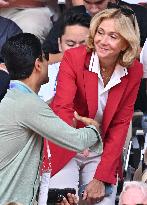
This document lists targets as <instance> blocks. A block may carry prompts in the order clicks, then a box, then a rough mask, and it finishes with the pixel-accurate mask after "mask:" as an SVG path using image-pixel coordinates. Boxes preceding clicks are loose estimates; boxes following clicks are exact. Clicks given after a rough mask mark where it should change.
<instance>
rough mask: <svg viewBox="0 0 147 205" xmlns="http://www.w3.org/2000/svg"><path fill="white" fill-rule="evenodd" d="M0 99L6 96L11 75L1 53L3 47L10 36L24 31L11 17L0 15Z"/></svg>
mask: <svg viewBox="0 0 147 205" xmlns="http://www.w3.org/2000/svg"><path fill="white" fill-rule="evenodd" d="M0 27H1V32H0V101H1V100H2V98H3V97H4V95H5V94H6V92H7V89H8V87H9V82H10V77H9V74H8V71H7V69H6V67H5V65H4V59H3V58H2V55H1V49H2V46H3V44H4V43H5V42H6V40H8V39H9V38H10V37H12V36H14V35H16V34H18V33H22V30H21V29H20V28H19V27H18V26H17V24H16V23H14V22H13V21H11V20H10V19H7V18H4V17H2V16H0Z"/></svg>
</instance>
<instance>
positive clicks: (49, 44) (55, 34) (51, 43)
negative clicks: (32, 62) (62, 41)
mask: <svg viewBox="0 0 147 205" xmlns="http://www.w3.org/2000/svg"><path fill="white" fill-rule="evenodd" d="M71 13H77V14H78V13H82V14H85V13H86V9H85V7H84V6H74V7H71V8H70V9H68V10H67V11H66V12H65V14H63V15H62V16H61V18H59V20H58V21H57V22H55V24H54V26H53V28H52V29H51V31H50V32H49V35H48V36H47V38H46V40H45V42H44V44H43V50H44V52H45V53H51V54H56V53H59V52H60V51H59V47H58V38H59V37H60V36H61V35H60V33H61V30H62V29H63V28H62V27H63V25H64V24H63V20H64V15H66V16H67V15H70V14H71ZM59 56H60V57H59V58H57V59H58V60H57V62H59V61H61V58H62V55H59ZM49 62H53V63H54V60H51V59H50V57H49ZM55 62H56V60H55Z"/></svg>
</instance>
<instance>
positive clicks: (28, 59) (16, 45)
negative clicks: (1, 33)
mask: <svg viewBox="0 0 147 205" xmlns="http://www.w3.org/2000/svg"><path fill="white" fill-rule="evenodd" d="M2 56H3V59H4V62H5V65H6V67H7V69H8V72H9V74H10V77H11V79H12V80H21V79H25V78H28V77H29V76H30V75H31V74H32V72H33V69H34V65H35V60H36V59H37V58H39V57H40V56H42V49H41V43H40V41H39V39H38V38H37V37H36V36H35V35H33V34H30V33H21V34H18V35H16V36H13V37H11V38H10V39H9V40H7V41H6V43H5V44H4V45H3V47H2Z"/></svg>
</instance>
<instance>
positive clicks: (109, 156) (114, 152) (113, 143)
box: [94, 64, 142, 184]
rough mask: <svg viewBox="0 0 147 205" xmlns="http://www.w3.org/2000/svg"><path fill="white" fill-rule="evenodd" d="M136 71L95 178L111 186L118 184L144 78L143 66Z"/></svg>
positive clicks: (105, 146)
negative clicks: (129, 131)
mask: <svg viewBox="0 0 147 205" xmlns="http://www.w3.org/2000/svg"><path fill="white" fill-rule="evenodd" d="M135 69H136V71H132V75H129V74H128V75H129V76H128V77H129V79H128V86H127V89H126V91H125V93H124V94H123V97H122V99H121V102H120V104H119V105H118V108H117V110H116V112H115V115H114V117H113V119H112V121H111V123H110V125H109V128H108V130H107V132H106V135H105V139H104V149H103V153H102V156H101V162H100V163H99V165H98V167H97V169H96V172H95V176H94V177H95V178H96V179H98V180H101V181H103V182H107V183H111V184H115V183H116V178H117V177H116V176H117V173H118V168H119V163H120V157H121V154H122V150H123V146H124V143H125V139H126V135H127V131H128V127H129V124H130V120H131V118H132V115H133V112H134V103H135V100H136V97H137V93H138V89H139V85H140V81H141V78H142V69H141V64H140V66H139V68H133V70H135Z"/></svg>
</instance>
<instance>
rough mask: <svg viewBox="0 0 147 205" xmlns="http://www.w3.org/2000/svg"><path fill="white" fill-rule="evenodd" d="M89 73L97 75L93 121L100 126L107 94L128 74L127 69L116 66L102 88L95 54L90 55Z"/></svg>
mask: <svg viewBox="0 0 147 205" xmlns="http://www.w3.org/2000/svg"><path fill="white" fill-rule="evenodd" d="M89 71H91V72H94V73H97V74H98V78H99V81H98V110H97V113H96V116H95V120H97V121H98V122H99V123H100V124H101V122H102V118H103V113H104V109H105V107H106V103H107V99H108V93H109V90H110V89H111V88H112V87H114V86H115V85H117V84H119V83H120V82H121V78H122V77H123V76H125V75H127V74H128V71H127V68H125V67H123V66H121V65H119V64H117V65H116V67H115V70H114V72H113V74H112V76H111V78H110V81H109V82H108V84H107V85H106V87H104V84H103V79H102V76H101V73H100V64H99V59H98V56H97V53H96V52H93V53H92V56H91V59H90V64H89Z"/></svg>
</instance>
